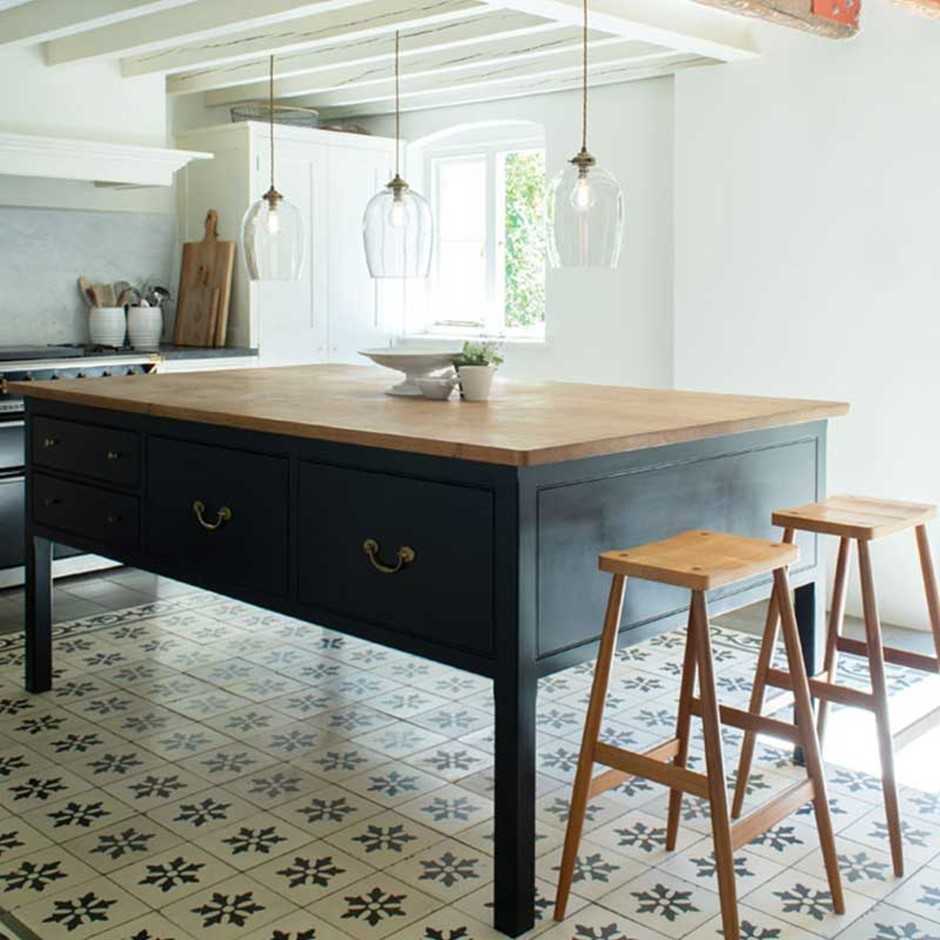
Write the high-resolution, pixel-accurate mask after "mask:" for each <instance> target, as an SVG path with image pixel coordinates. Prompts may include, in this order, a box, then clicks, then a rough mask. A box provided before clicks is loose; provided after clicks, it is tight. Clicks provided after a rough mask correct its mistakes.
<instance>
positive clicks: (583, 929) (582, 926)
mask: <svg viewBox="0 0 940 940" xmlns="http://www.w3.org/2000/svg"><path fill="white" fill-rule="evenodd" d="M573 907H574V906H573V905H571V904H569V905H568V911H569V912H570V911H571V910H573ZM541 936H542V937H543V938H544V940H662V936H663V935H662V934H661V933H659V932H658V931H654V930H650V929H649V928H647V927H643V926H642V925H640V924H638V923H636V921H631V920H627V918H626V917H624V916H623V915H622V914H615V913H614V912H613V911H611V910H609V909H608V908H606V907H601V906H600V905H598V904H589V905H587V906H586V907H583V908H581V910H579V911H577V912H576V913H574V914H570V913H569V915H568V916H567V917H566V918H565V920H564V921H562V923H560V924H555V926H553V927H552V928H551V929H550V930H546V931H545V932H544V933H543V934H542V935H541ZM708 936H709V938H712V936H713V935H711V934H709V935H708ZM714 936H719V935H714ZM779 940H782V938H779Z"/></svg>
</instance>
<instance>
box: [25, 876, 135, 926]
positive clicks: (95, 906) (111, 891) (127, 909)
mask: <svg viewBox="0 0 940 940" xmlns="http://www.w3.org/2000/svg"><path fill="white" fill-rule="evenodd" d="M146 913H147V908H146V907H145V906H144V905H143V904H142V903H141V902H140V901H138V900H137V899H136V898H135V897H133V896H132V895H130V894H128V893H127V892H126V891H123V890H122V889H121V888H119V887H118V886H117V885H116V884H114V883H113V882H112V881H109V880H108V879H106V878H98V879H96V880H95V881H93V882H87V883H85V884H83V885H76V886H75V887H71V888H65V889H64V890H62V891H59V892H56V893H55V894H51V895H49V896H48V897H43V898H42V900H39V901H34V902H33V903H32V904H27V905H25V906H24V907H21V908H19V909H18V910H17V912H16V917H17V919H18V920H19V921H21V922H22V923H23V924H25V925H26V926H27V927H28V928H29V929H30V930H32V931H33V932H34V933H35V934H37V935H38V936H40V937H42V940H61V938H63V937H69V938H79V940H82V938H85V937H99V936H100V935H101V934H102V933H104V932H105V931H106V930H110V929H111V928H113V927H118V926H120V925H121V924H125V923H127V922H129V921H131V920H133V919H134V918H137V917H141V916H142V915H144V914H146Z"/></svg>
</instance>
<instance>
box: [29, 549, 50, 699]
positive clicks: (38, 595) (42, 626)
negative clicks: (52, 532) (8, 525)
mask: <svg viewBox="0 0 940 940" xmlns="http://www.w3.org/2000/svg"><path fill="white" fill-rule="evenodd" d="M51 688H52V542H51V541H50V540H49V539H44V538H39V537H38V536H35V535H27V537H26V691H27V692H48V691H49V689H51Z"/></svg>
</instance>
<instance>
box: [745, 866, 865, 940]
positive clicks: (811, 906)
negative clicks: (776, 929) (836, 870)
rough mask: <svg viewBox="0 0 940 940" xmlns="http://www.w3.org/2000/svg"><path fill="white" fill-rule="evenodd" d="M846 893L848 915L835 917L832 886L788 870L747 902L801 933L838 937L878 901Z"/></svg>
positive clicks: (755, 891)
mask: <svg viewBox="0 0 940 940" xmlns="http://www.w3.org/2000/svg"><path fill="white" fill-rule="evenodd" d="M843 887H844V886H843ZM844 893H845V908H846V912H845V914H844V915H839V914H835V913H834V912H833V909H832V896H831V895H830V893H829V885H828V884H827V883H826V882H825V881H824V880H822V879H820V878H814V877H813V876H812V875H804V874H802V873H801V872H797V871H786V872H783V873H782V874H780V875H778V876H777V877H776V878H773V879H771V880H770V881H768V882H765V883H764V884H762V885H760V886H759V887H757V888H756V889H755V890H754V891H752V892H751V893H750V894H749V895H748V898H747V903H748V905H749V906H751V907H753V908H756V909H757V910H761V911H766V912H767V913H768V914H770V915H772V916H773V917H776V918H778V919H779V920H784V921H786V922H787V923H788V924H792V925H793V926H794V927H798V928H800V929H801V930H807V931H809V932H811V933H815V934H820V935H821V936H823V937H834V936H836V935H837V934H838V933H839V932H841V931H842V930H843V929H844V928H845V926H846V925H847V924H849V923H851V922H852V921H853V920H856V919H857V918H859V917H860V916H861V915H862V914H864V913H865V912H866V911H867V910H868V909H869V908H871V906H872V905H873V904H874V903H875V899H874V898H870V897H866V896H865V895H864V894H859V893H856V892H855V891H851V890H849V889H847V888H846V889H845V890H844Z"/></svg>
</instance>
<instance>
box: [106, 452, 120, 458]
mask: <svg viewBox="0 0 940 940" xmlns="http://www.w3.org/2000/svg"><path fill="white" fill-rule="evenodd" d="M120 459H121V455H120V454H119V453H118V452H117V451H116V450H109V451H108V460H120Z"/></svg>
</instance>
